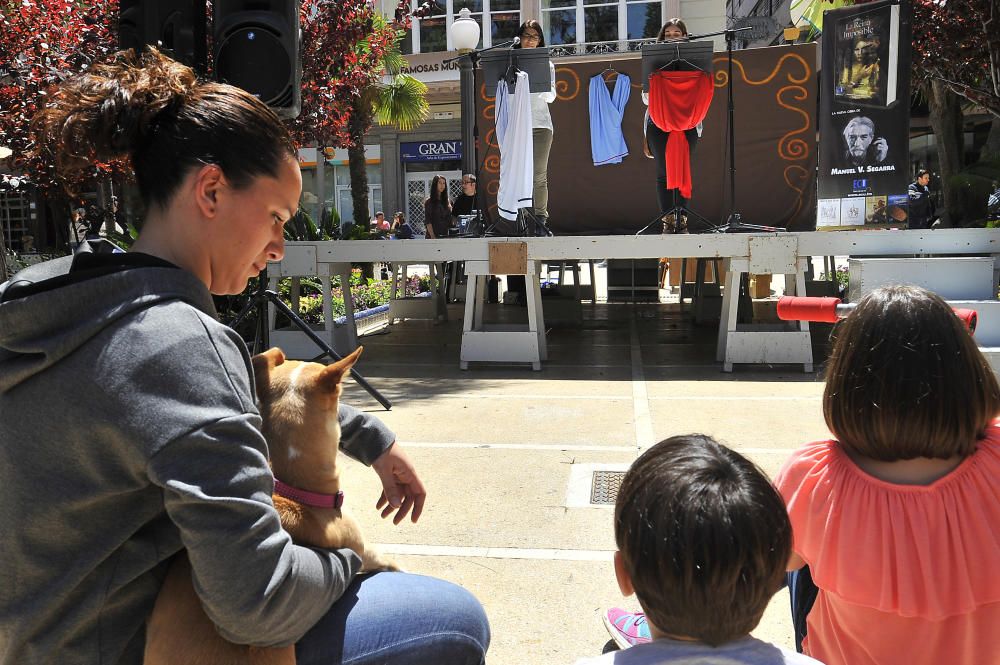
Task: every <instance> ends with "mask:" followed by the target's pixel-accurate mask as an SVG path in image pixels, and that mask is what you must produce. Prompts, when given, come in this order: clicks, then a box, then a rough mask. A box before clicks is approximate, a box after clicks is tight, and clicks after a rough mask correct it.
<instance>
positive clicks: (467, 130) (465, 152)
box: [449, 7, 479, 173]
mask: <svg viewBox="0 0 1000 665" xmlns="http://www.w3.org/2000/svg"><path fill="white" fill-rule="evenodd" d="M449 31H450V32H451V43H452V44H454V45H455V48H456V49H458V52H459V54H461V55H460V57H459V58H458V68H459V85H460V87H461V95H462V100H461V113H462V173H475V172H476V134H475V122H474V120H475V115H476V78H475V76H476V75H475V68H476V60H477V59H478V58H477V57H476V53H474V51H475V49H476V47H477V46H479V24H478V23H476V21H475V19H473V18H472V14H471V12H469V8H468V7H463V8H462V10H461V11H460V12H458V18H457V19H455V20H454V21H452V24H451V28H450V29H449Z"/></svg>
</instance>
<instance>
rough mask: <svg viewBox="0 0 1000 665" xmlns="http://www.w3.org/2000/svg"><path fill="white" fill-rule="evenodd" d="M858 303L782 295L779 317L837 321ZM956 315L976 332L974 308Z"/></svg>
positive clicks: (825, 321)
mask: <svg viewBox="0 0 1000 665" xmlns="http://www.w3.org/2000/svg"><path fill="white" fill-rule="evenodd" d="M855 307H856V305H855V304H854V303H844V302H841V300H840V298H817V297H810V296H782V297H781V298H779V299H778V318H779V319H781V320H782V321H816V322H819V323H836V322H837V321H839V320H840V319H843V318H845V317H846V316H847V315H848V314H850V313H851V312H852V311H853V310H854V308H855ZM955 316H957V317H958V318H960V319H961V320H962V323H964V324H965V326H966V327H967V328H968V329H969V333H970V334H971V333H975V332H976V324H977V323H979V315H978V314H976V310H974V309H957V308H956V309H955Z"/></svg>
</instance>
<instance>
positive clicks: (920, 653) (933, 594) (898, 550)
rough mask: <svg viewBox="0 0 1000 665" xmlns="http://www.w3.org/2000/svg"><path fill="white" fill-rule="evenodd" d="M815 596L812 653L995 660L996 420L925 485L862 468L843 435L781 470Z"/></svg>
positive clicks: (999, 593)
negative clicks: (840, 441) (983, 435)
mask: <svg viewBox="0 0 1000 665" xmlns="http://www.w3.org/2000/svg"><path fill="white" fill-rule="evenodd" d="M775 485H776V486H777V488H778V490H779V491H780V492H781V494H782V496H783V497H784V499H785V503H786V504H787V506H788V515H789V517H790V518H791V521H792V530H793V532H794V534H795V552H796V553H797V554H799V556H801V557H802V558H803V559H804V560H805V562H806V563H807V564H809V567H810V572H811V573H812V577H813V580H814V581H815V582H816V586H818V587H819V589H820V593H819V596H818V597H817V599H816V604H815V605H814V606H813V609H812V611H810V613H809V617H808V620H807V625H808V637H807V638H806V641H805V643H804V650H805V652H806V653H807V654H809V655H810V656H812V657H813V658H816V659H818V660H820V661H822V662H824V663H827V664H828V665H898V664H900V663H904V664H909V663H914V664H915V663H942V664H944V663H947V664H948V665H984V664H986V663H1000V426H998V422H994V424H993V425H992V426H991V427H990V428H989V429H988V431H987V436H986V438H985V439H984V440H983V441H981V442H980V443H979V446H978V448H977V450H976V452H975V453H973V454H972V455H971V456H969V457H968V458H966V459H965V460H963V461H962V463H961V464H959V466H958V467H956V468H955V469H954V470H953V471H951V473H949V474H948V475H946V476H944V477H942V478H939V479H938V480H937V481H935V482H934V483H932V484H930V485H897V484H894V483H889V482H885V481H882V480H879V479H878V478H875V477H873V476H871V475H869V474H867V473H865V472H864V471H862V470H861V469H860V468H859V467H858V466H857V465H856V464H854V462H852V461H851V459H850V458H849V457H848V456H847V454H846V453H845V452H844V450H843V448H842V447H841V446H840V444H838V443H837V442H836V441H823V442H819V443H811V444H809V445H807V446H804V447H803V448H801V449H799V450H797V451H795V453H793V454H792V456H791V458H790V459H789V460H788V461H787V462H786V463H785V465H784V466H783V467H782V469H781V471H780V472H779V473H778V476H777V478H776V479H775Z"/></svg>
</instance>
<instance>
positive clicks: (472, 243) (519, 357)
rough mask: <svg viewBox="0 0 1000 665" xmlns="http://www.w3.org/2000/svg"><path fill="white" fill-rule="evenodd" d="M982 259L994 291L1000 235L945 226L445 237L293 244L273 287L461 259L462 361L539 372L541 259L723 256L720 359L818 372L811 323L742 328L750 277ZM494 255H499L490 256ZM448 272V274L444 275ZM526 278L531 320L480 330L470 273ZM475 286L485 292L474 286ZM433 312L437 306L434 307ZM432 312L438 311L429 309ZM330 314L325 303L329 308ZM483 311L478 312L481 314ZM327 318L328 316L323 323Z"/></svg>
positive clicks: (337, 343) (794, 285) (728, 366)
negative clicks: (506, 261)
mask: <svg viewBox="0 0 1000 665" xmlns="http://www.w3.org/2000/svg"><path fill="white" fill-rule="evenodd" d="M491 246H493V247H494V255H495V254H496V249H497V248H498V247H499V248H506V249H510V250H514V249H516V250H520V251H521V254H522V257H523V259H522V261H521V262H520V267H519V268H515V269H511V268H509V267H508V268H507V269H506V270H498V269H496V266H495V264H493V265H491V262H490V261H491V250H490V248H491ZM942 255H945V256H948V255H979V256H990V257H993V258H994V271H993V280H992V289H993V293H994V294H995V293H996V289H995V287H996V284H997V282H998V268H997V267H996V265H997V264H996V257H997V256H1000V229H947V230H935V231H853V232H807V233H752V234H746V233H739V234H735V233H732V234H707V235H658V234H657V235H644V236H562V237H550V238H517V237H496V238H449V239H441V240H426V239H414V240H354V241H321V242H289V243H287V245H286V248H285V257H284V259H283V260H282V261H281V262H279V263H278V265H277V266H276V268H277V269H276V270H271V271H270V275H271V281H272V284H276V281H277V279H278V278H280V277H309V276H313V277H319V278H320V280H321V281H322V283H323V289H324V295H325V296H326V299H325V302H327V303H329V301H330V298H329V295H330V290H331V277H333V276H336V275H341V276H342V277H345V278H346V276H348V275H349V274H350V264H351V263H364V262H388V263H397V262H401V263H407V264H421V263H424V264H428V265H438V266H440V264H443V263H446V262H451V261H464V262H465V264H466V272H467V273H468V274H469V275H470V278H469V289H468V292H467V295H466V300H465V327H464V335H463V342H462V353H461V357H460V362H461V365H462V367H463V368H466V367H468V364H469V363H470V362H515V363H528V364H530V365H531V366H532V368H534V369H536V370H537V369H541V367H542V365H543V362H544V361H545V359H546V347H545V322H544V315H543V312H542V308H541V306H540V292H539V280H538V279H537V276H538V275H539V274H540V265H541V263H542V262H552V261H560V260H570V261H572V260H586V259H641V258H660V257H670V256H672V257H693V258H721V259H723V260H724V264H725V269H726V275H727V276H726V281H725V284H726V288H725V289H724V297H723V303H722V316H721V320H720V323H719V332H718V338H717V339H718V341H717V354H716V359H717V361H718V362H720V363H722V369H723V370H725V371H731V370H732V368H733V365H734V364H788V363H794V364H800V365H801V366H802V369H803V370H805V371H807V372H808V371H812V369H813V354H812V348H811V344H810V340H809V328H808V324H807V323H797V324H781V325H777V326H770V327H765V328H760V327H750V326H745V325H742V324H740V325H738V324H737V300H738V299H737V298H735V297H731V295H732V294H734V293H736V292H738V290H739V283H740V278H741V277H742V275H745V274H783V275H785V282H786V285H787V286H786V289H787V291H788V292H795V293H802V294H804V292H805V291H804V289H805V272H806V262H807V260H808V258H809V257H821V256H850V257H865V256H868V257H871V256H878V257H892V256H897V257H912V256H920V257H927V256H942ZM494 258H495V256H494ZM442 272H443V270H442ZM491 273H494V274H526V275H530V276H532V278H531V279H529V280H528V310H529V321H528V324H527V325H526V326H523V327H521V328H518V329H517V330H511V329H510V327H509V326H504V327H502V328H497V329H490V328H489V327H488V326H484V325H483V324H482V317H481V314H480V313H479V312H481V309H482V306H483V300H484V296H485V290H484V288H482V287H483V280H481V279H477V278H474V277H473V276H477V275H479V276H481V275H488V274H491ZM477 284H478V285H479V288H477ZM429 305H431V304H430V303H429ZM431 306H433V307H435V308H437V307H438V305H436V304H435V305H431ZM327 307H328V306H327ZM347 307H348V312H347V320H348V322H349V325H348V326H345V328H347V330H346V331H345V334H343V335H341V336H340V338H339V339H338V338H337V337H335V330H334V329H333V326H329V327H328V329H327V330H324V331H322V332H319V334H320V335H321V336H322V337H323V338H324V339H325V340H326V341H328V342H329V343H330V344H331V345H332V346H334V348H336V349H338V351H341V352H343V353H347V352H349V351H350V350H351V349H353V348H354V347H356V345H357V333H356V330H355V329H354V328H353V327H352V326H351V325H350V323H351V322H353V313H352V311H350V303H347ZM477 308H478V310H477ZM270 318H271V321H272V326H271V328H272V343H275V344H278V345H281V343H282V342H281V335H282V332H281V331H274V330H273V320H274V319H273V315H272V316H271V317H270ZM326 320H327V321H330V320H331V317H330V316H327V317H326Z"/></svg>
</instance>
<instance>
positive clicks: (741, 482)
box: [615, 434, 792, 646]
mask: <svg viewBox="0 0 1000 665" xmlns="http://www.w3.org/2000/svg"><path fill="white" fill-rule="evenodd" d="M615 541H616V542H617V544H618V549H619V551H620V552H621V557H622V561H623V563H624V565H625V569H626V570H627V571H628V573H629V576H630V577H631V578H632V585H633V587H634V588H635V593H636V596H637V597H638V598H639V603H640V604H641V605H642V609H643V610H644V611H645V612H646V616H647V618H648V619H649V621H650V622H651V623H652V624H653V625H655V626H656V627H657V628H658V629H659V630H660V631H662V632H665V633H667V634H670V635H676V636H684V637H691V638H694V639H696V640H698V641H699V642H703V643H705V644H710V645H712V646H717V645H719V644H723V643H725V642H730V641H732V640H735V639H739V638H741V637H744V636H746V635H748V634H749V633H750V631H751V630H753V629H754V627H756V626H757V624H758V623H760V618H761V616H762V615H763V614H764V609H765V608H766V607H767V603H768V601H769V600H770V599H771V597H772V596H773V595H774V593H775V592H776V591H777V590H778V589H779V588H780V586H781V583H782V580H783V579H784V574H785V566H786V565H787V563H788V559H789V556H790V555H791V549H792V527H791V524H790V523H789V521H788V514H787V513H786V512H785V504H784V501H782V499H781V496H780V495H779V494H778V492H777V490H775V489H774V487H773V486H772V485H771V483H770V481H769V480H768V479H767V477H766V476H765V475H764V473H763V472H762V471H761V470H760V469H758V468H757V467H756V466H754V464H753V463H752V462H751V461H750V460H748V459H746V458H745V457H743V456H742V455H740V454H739V453H737V452H735V451H733V450H730V449H729V448H726V447H725V446H723V445H720V444H719V443H717V442H716V441H715V440H714V439H712V438H710V437H708V436H704V435H702V434H689V435H685V436H673V437H670V438H669V439H666V440H664V441H661V442H660V443H658V444H656V445H655V446H653V447H652V448H650V449H649V450H647V451H646V452H645V453H643V454H642V456H641V457H639V459H638V460H636V462H635V463H634V464H633V465H632V468H631V469H629V471H628V473H627V474H625V479H624V480H623V481H622V485H621V489H620V490H619V491H618V501H617V503H616V505H615Z"/></svg>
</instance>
